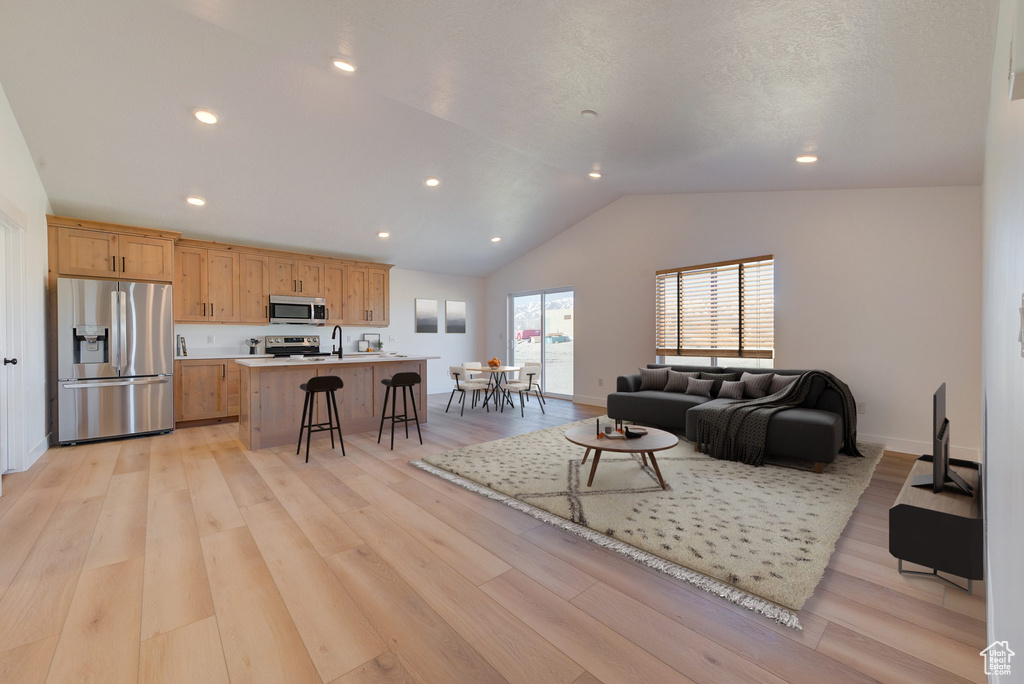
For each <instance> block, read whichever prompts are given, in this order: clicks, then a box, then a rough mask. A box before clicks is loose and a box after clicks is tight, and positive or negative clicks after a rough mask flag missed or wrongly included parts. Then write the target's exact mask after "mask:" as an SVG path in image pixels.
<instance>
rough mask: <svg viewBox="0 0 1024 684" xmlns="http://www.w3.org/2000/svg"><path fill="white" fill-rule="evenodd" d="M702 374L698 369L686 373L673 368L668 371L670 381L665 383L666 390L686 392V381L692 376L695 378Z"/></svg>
mask: <svg viewBox="0 0 1024 684" xmlns="http://www.w3.org/2000/svg"><path fill="white" fill-rule="evenodd" d="M699 375H700V373H699V372H697V371H689V372H686V373H683V372H680V371H677V370H671V369H669V372H668V382H667V383H665V391H666V392H679V393H680V394H686V383H687V382H688V381H689V380H690V378H695V377H698V376H699Z"/></svg>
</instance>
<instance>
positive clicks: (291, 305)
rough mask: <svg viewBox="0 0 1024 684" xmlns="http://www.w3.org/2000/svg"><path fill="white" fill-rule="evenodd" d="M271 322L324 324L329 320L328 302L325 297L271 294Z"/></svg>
mask: <svg viewBox="0 0 1024 684" xmlns="http://www.w3.org/2000/svg"><path fill="white" fill-rule="evenodd" d="M270 322H271V323H278V324H282V323H283V324H288V323H291V324H294V325H323V324H324V323H326V322H327V302H326V301H324V298H323V297H284V296H281V295H270Z"/></svg>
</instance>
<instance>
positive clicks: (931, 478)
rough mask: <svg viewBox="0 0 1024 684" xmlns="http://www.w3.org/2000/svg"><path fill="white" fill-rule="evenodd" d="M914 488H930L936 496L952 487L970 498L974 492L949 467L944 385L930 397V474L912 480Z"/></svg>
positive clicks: (947, 421)
mask: <svg viewBox="0 0 1024 684" xmlns="http://www.w3.org/2000/svg"><path fill="white" fill-rule="evenodd" d="M911 484H913V486H914V487H931V489H932V491H933V492H935V493H936V494H938V493H939V492H942V491H945V489H946V485H947V484H949V485H952V487H950V491H954V492H957V491H959V493H962V494H966V495H968V496H972V495H973V494H974V490H973V488H972V487H971V485H969V484H967V482H965V481H964V479H963V478H962V477H960V476H959V475H957V474H956V473H955V472H953V470H952V469H951V468H950V467H949V420H948V419H947V418H946V383H942V384H941V385H939V389H937V390H935V394H933V395H932V472H931V474H930V475H918V476H917V477H915V478H914V481H913V483H911Z"/></svg>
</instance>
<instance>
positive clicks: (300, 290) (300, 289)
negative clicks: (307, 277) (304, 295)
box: [299, 280, 302, 292]
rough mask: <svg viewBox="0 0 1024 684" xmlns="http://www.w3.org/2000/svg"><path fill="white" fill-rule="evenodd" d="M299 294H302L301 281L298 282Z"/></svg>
mask: <svg viewBox="0 0 1024 684" xmlns="http://www.w3.org/2000/svg"><path fill="white" fill-rule="evenodd" d="M299 292H302V281H301V280H300V281H299Z"/></svg>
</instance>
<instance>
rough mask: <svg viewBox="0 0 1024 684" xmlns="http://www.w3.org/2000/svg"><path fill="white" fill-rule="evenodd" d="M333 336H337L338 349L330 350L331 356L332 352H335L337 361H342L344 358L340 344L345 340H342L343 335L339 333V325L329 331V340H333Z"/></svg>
mask: <svg viewBox="0 0 1024 684" xmlns="http://www.w3.org/2000/svg"><path fill="white" fill-rule="evenodd" d="M335 335H337V336H338V348H337V349H332V350H331V353H332V354H333V353H334V352H337V353H338V358H339V359H343V358H345V352H343V351H342V350H341V343H342V342H344V341H345V338H344V335H343V333H342V332H341V326H340V325H336V326H334V330H332V331H331V339H332V340H333V339H334V336H335Z"/></svg>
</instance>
